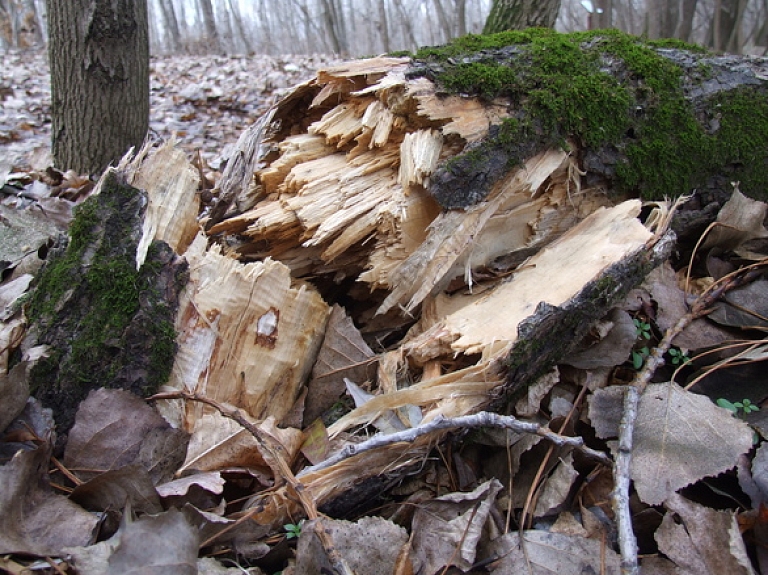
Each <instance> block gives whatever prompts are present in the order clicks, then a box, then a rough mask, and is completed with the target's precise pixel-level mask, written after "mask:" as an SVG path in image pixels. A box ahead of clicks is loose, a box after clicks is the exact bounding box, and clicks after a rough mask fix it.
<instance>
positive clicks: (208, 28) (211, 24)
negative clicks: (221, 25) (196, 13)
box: [200, 0, 221, 54]
mask: <svg viewBox="0 0 768 575" xmlns="http://www.w3.org/2000/svg"><path fill="white" fill-rule="evenodd" d="M200 10H201V11H202V13H203V25H204V26H205V37H206V39H207V40H208V42H209V46H210V50H209V51H210V52H213V53H214V54H218V53H220V52H221V41H220V40H219V31H218V30H217V29H216V17H215V16H214V14H213V4H211V0H200Z"/></svg>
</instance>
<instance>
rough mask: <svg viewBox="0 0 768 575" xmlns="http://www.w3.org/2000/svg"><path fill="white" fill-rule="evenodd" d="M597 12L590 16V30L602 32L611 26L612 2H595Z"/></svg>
mask: <svg viewBox="0 0 768 575" xmlns="http://www.w3.org/2000/svg"><path fill="white" fill-rule="evenodd" d="M595 5H596V8H597V10H596V11H595V12H594V13H593V14H591V18H590V23H591V26H590V28H594V29H601V30H604V29H606V28H610V27H611V26H613V0H597V2H595Z"/></svg>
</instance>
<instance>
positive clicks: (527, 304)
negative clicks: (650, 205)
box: [404, 200, 653, 363]
mask: <svg viewBox="0 0 768 575" xmlns="http://www.w3.org/2000/svg"><path fill="white" fill-rule="evenodd" d="M639 213H640V202H639V201H637V200H631V201H627V202H624V203H622V204H619V205H618V206H616V207H614V208H601V209H599V210H598V211H596V212H595V213H594V214H592V215H590V216H589V217H588V218H586V219H585V220H584V221H582V222H581V223H580V224H579V225H577V226H576V227H574V228H573V229H571V230H570V231H569V232H567V233H566V234H565V235H563V236H562V237H561V238H560V239H558V240H556V241H555V242H553V243H552V244H550V245H549V246H547V247H545V248H543V249H542V250H541V251H540V252H539V253H537V254H536V255H535V256H533V257H532V258H531V259H530V260H529V262H528V265H527V266H525V269H522V270H521V271H520V272H519V273H518V274H516V275H515V276H514V277H513V278H512V279H511V280H510V281H507V282H505V283H502V284H501V285H499V286H498V287H497V288H496V289H494V290H491V291H488V292H486V293H484V294H482V295H480V296H472V295H458V296H453V297H449V296H445V295H439V296H438V297H437V300H436V302H435V305H436V308H437V312H436V313H437V317H440V318H442V320H441V321H439V322H438V323H436V324H435V325H433V326H432V327H430V328H429V329H427V330H425V331H424V332H423V333H421V334H420V335H419V336H417V337H416V338H414V339H413V340H411V341H408V342H406V343H405V344H404V345H405V349H406V350H407V353H409V355H410V356H411V357H412V358H413V359H415V360H416V361H418V362H420V363H424V362H427V361H429V360H431V359H433V358H435V357H440V356H443V355H450V354H454V353H457V352H460V353H465V354H472V353H482V354H483V357H484V358H492V357H494V356H497V355H498V354H502V355H504V354H505V353H506V352H508V350H509V349H510V346H511V344H513V343H514V342H515V341H516V340H517V337H518V326H519V325H520V323H521V322H522V321H523V320H524V319H525V318H527V317H529V316H531V315H532V314H533V313H534V312H535V310H536V307H537V306H538V305H539V302H542V301H543V302H546V303H549V304H551V305H553V306H559V305H562V304H563V303H565V302H566V301H568V300H569V299H570V298H572V297H573V296H575V295H576V294H577V293H578V292H579V291H580V290H581V289H582V288H583V287H584V285H586V284H587V283H588V282H590V281H592V280H594V279H595V278H597V277H598V276H599V275H600V273H601V272H602V271H603V270H605V269H606V268H608V267H609V266H610V265H612V264H614V263H617V262H620V261H622V260H623V259H624V258H626V257H628V256H629V255H630V254H632V253H633V252H636V251H637V250H639V249H641V248H643V247H645V245H646V242H648V241H649V240H651V239H652V238H653V234H652V233H651V232H650V231H649V230H648V229H647V228H646V227H645V226H643V225H642V224H641V223H640V221H639V220H638V219H637V216H638V215H639ZM564 265H567V266H568V273H563V266H564ZM499 310H504V312H503V313H499Z"/></svg>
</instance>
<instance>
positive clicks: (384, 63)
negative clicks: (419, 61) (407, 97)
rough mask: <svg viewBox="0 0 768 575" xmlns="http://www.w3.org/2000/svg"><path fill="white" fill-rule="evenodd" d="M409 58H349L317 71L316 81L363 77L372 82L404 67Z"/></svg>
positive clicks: (324, 81) (321, 82) (323, 81)
mask: <svg viewBox="0 0 768 575" xmlns="http://www.w3.org/2000/svg"><path fill="white" fill-rule="evenodd" d="M409 62H410V58H388V57H386V56H382V57H378V58H367V59H365V60H350V61H349V62H344V63H343V64H339V65H338V66H330V67H328V68H325V69H324V70H320V71H319V72H318V73H317V81H318V82H319V83H320V84H325V83H327V82H329V81H330V80H332V79H336V78H352V77H355V76H358V77H364V78H366V79H367V80H368V83H369V84H374V83H375V82H376V81H378V80H379V79H380V78H381V77H382V76H384V75H385V74H387V73H388V72H391V71H392V70H396V69H399V68H400V69H401V68H404V67H405V66H406V65H407V64H408V63H409Z"/></svg>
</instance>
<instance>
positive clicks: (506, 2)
mask: <svg viewBox="0 0 768 575" xmlns="http://www.w3.org/2000/svg"><path fill="white" fill-rule="evenodd" d="M559 11H560V0H493V6H491V12H490V14H488V19H487V20H486V21H485V28H483V34H493V33H495V32H503V31H504V30H524V29H526V28H532V27H541V28H553V27H554V25H555V20H557V13H558V12H559Z"/></svg>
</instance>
